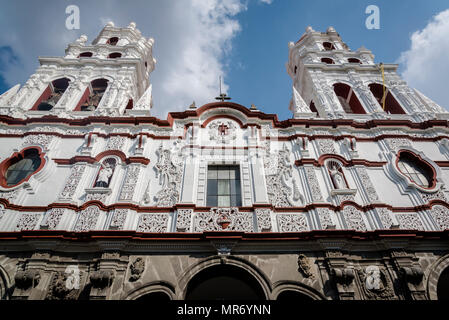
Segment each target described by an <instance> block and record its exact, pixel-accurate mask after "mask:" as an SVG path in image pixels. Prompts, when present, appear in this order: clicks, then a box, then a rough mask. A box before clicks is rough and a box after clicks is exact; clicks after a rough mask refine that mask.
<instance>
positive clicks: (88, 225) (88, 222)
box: [74, 206, 100, 232]
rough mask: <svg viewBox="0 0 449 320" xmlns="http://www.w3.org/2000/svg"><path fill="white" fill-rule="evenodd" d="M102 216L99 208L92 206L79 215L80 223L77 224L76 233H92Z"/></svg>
mask: <svg viewBox="0 0 449 320" xmlns="http://www.w3.org/2000/svg"><path fill="white" fill-rule="evenodd" d="M99 216H100V209H99V208H98V207H97V206H91V207H88V208H86V209H84V210H83V211H81V212H80V213H79V218H78V221H77V222H76V225H75V228H74V231H76V232H84V231H90V230H92V229H94V228H95V226H96V225H97V220H98V217H99Z"/></svg>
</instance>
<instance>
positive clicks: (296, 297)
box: [276, 290, 314, 302]
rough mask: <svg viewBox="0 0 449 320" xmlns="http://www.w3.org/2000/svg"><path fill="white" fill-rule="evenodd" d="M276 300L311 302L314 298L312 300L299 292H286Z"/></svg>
mask: <svg viewBox="0 0 449 320" xmlns="http://www.w3.org/2000/svg"><path fill="white" fill-rule="evenodd" d="M276 300H279V301H290V302H309V301H314V299H313V298H311V297H310V296H308V295H305V294H303V293H301V292H298V291H293V290H284V291H282V292H281V293H280V294H279V295H278V296H277V298H276Z"/></svg>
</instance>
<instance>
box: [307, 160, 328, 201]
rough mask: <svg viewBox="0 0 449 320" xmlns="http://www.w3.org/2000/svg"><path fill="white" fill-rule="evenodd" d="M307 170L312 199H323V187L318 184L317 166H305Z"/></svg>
mask: <svg viewBox="0 0 449 320" xmlns="http://www.w3.org/2000/svg"><path fill="white" fill-rule="evenodd" d="M304 169H305V171H306V177H307V181H308V183H309V187H310V191H311V194H312V201H314V202H315V201H322V200H323V195H322V194H321V188H320V185H319V184H318V179H317V177H316V173H315V168H314V167H309V166H307V167H304Z"/></svg>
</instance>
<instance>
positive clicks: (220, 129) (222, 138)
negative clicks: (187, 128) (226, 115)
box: [209, 119, 237, 144]
mask: <svg viewBox="0 0 449 320" xmlns="http://www.w3.org/2000/svg"><path fill="white" fill-rule="evenodd" d="M236 129H237V126H236V125H235V122H234V121H232V120H222V119H221V120H213V121H211V123H209V140H212V141H215V142H217V143H223V144H227V143H230V142H231V141H234V140H235V139H236V138H237V130H236Z"/></svg>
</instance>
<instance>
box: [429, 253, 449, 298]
mask: <svg viewBox="0 0 449 320" xmlns="http://www.w3.org/2000/svg"><path fill="white" fill-rule="evenodd" d="M448 268H449V254H447V255H445V256H443V257H441V258H440V259H438V260H437V261H435V262H434V263H433V264H432V265H431V266H430V267H429V270H430V273H429V276H428V277H427V296H428V298H429V300H438V298H439V297H438V282H439V280H440V278H441V276H442V275H443V273H444V272H446V270H448ZM446 274H447V273H445V274H444V275H445V277H446ZM440 290H441V289H440ZM440 295H441V291H440Z"/></svg>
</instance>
